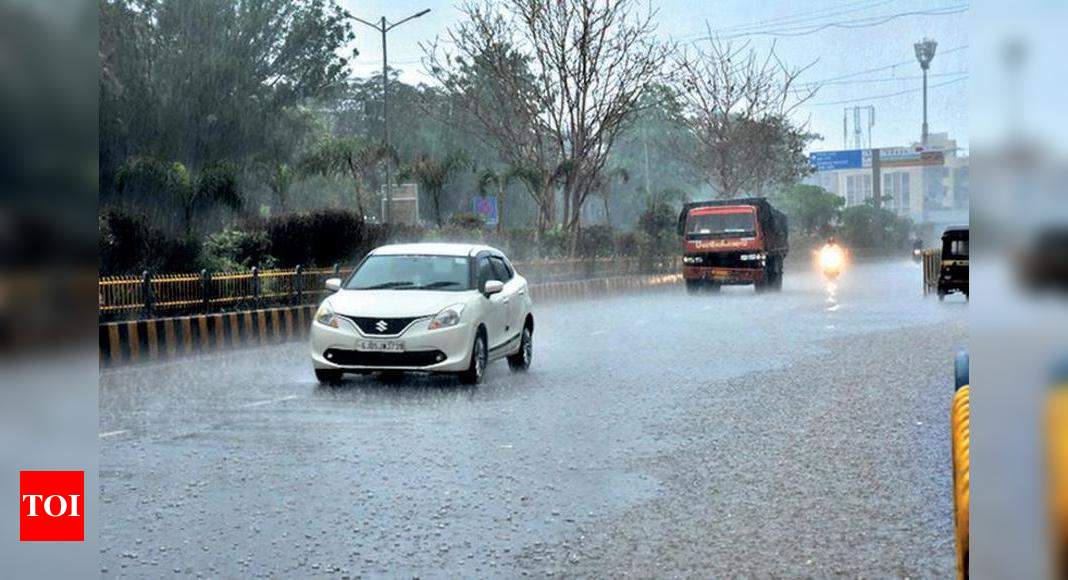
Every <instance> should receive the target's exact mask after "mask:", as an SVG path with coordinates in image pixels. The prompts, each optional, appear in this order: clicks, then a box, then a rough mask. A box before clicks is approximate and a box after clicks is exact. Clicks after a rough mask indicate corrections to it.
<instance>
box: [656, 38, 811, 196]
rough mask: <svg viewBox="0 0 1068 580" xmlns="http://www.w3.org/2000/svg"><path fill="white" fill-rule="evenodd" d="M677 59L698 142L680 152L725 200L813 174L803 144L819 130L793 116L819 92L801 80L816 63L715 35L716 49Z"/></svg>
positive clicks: (688, 122) (685, 116) (687, 120)
mask: <svg viewBox="0 0 1068 580" xmlns="http://www.w3.org/2000/svg"><path fill="white" fill-rule="evenodd" d="M675 64H676V68H675V71H674V81H675V83H674V84H675V88H676V91H677V92H678V95H679V98H680V100H681V102H682V111H681V119H680V120H681V121H682V123H683V124H684V125H685V126H686V127H687V129H688V130H689V131H690V133H691V134H692V135H693V137H694V138H695V141H696V143H697V145H698V146H697V147H696V148H693V147H691V148H689V149H687V150H680V151H679V152H678V153H679V154H680V155H681V156H683V157H684V158H686V160H687V161H689V162H690V163H691V164H692V165H693V166H694V167H696V168H698V170H699V171H701V173H702V175H703V177H704V179H705V180H706V181H707V182H708V184H709V185H710V186H711V187H712V188H713V189H714V190H715V191H716V192H717V194H718V195H719V196H720V197H724V198H732V197H737V196H738V195H739V194H741V193H756V194H760V193H761V191H762V190H763V189H764V188H765V187H766V186H768V185H769V184H773V183H781V182H789V181H793V180H796V179H797V178H799V177H801V176H803V175H804V174H805V172H806V171H807V170H808V162H807V160H806V159H805V157H804V152H803V149H804V146H805V144H806V143H807V142H808V141H809V140H811V139H812V138H813V137H814V135H812V134H810V133H808V132H806V131H805V129H804V128H803V127H799V126H797V125H795V124H794V123H792V122H791V120H790V116H791V114H792V113H794V112H795V111H796V110H797V108H798V107H799V106H801V105H802V104H803V103H805V102H806V101H808V100H809V99H811V98H812V97H813V96H814V95H815V94H816V91H817V90H818V87H817V86H814V85H806V86H805V87H799V86H798V85H797V82H796V81H797V79H798V77H799V76H800V75H801V74H802V73H803V72H804V71H805V70H807V69H808V68H809V67H810V66H812V65H811V64H809V65H807V66H804V67H800V68H792V67H790V66H788V65H787V64H785V63H784V62H783V61H782V60H780V59H779V57H778V56H777V55H776V53H775V47H774V45H773V46H772V47H771V49H770V50H769V51H768V52H767V54H766V55H763V56H761V55H759V54H758V53H757V51H756V50H755V49H754V48H752V47H751V46H750V45H749V44H748V43H744V44H741V45H739V46H734V45H732V44H731V43H730V42H725V41H721V40H718V39H716V38H714V37H711V34H710V41H709V45H708V48H706V49H694V50H690V51H687V52H683V53H680V54H679V55H678V56H677V57H676V59H675ZM813 64H814V63H813Z"/></svg>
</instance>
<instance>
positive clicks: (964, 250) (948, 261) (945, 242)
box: [938, 227, 969, 300]
mask: <svg viewBox="0 0 1068 580" xmlns="http://www.w3.org/2000/svg"><path fill="white" fill-rule="evenodd" d="M953 292H961V293H963V294H964V296H965V298H968V297H969V295H968V228H966V227H953V228H947V229H946V231H945V233H943V234H942V265H941V267H940V268H939V271H938V299H939V300H944V299H945V298H946V295H947V294H951V293H953Z"/></svg>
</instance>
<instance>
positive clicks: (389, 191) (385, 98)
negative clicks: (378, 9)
mask: <svg viewBox="0 0 1068 580" xmlns="http://www.w3.org/2000/svg"><path fill="white" fill-rule="evenodd" d="M428 12H430V9H429V8H427V9H426V10H423V11H421V12H417V13H415V14H412V15H411V16H409V17H407V18H404V19H401V20H399V21H397V22H394V23H393V24H389V23H388V22H387V21H386V17H385V16H383V17H382V19H381V20H380V21H379V22H378V23H377V24H375V23H373V22H368V21H366V20H364V19H362V18H359V17H356V16H353V15H352V14H348V13H346V15H347V16H348V17H349V18H351V19H353V20H355V21H356V22H359V23H361V24H366V25H367V26H370V27H371V28H374V29H375V30H377V31H378V32H379V33H380V34H381V35H382V142H383V144H384V145H385V147H386V148H387V149H388V148H389V64H388V63H389V60H388V55H387V52H386V33H388V32H389V31H390V30H393V29H394V28H396V27H398V26H400V25H401V24H404V23H405V22H408V21H409V20H414V19H416V18H419V17H420V16H423V15H425V14H426V13H428ZM390 170H391V168H390V159H389V156H388V155H387V156H386V211H385V213H384V215H383V216H382V221H383V222H384V223H389V222H390V221H392V219H391V218H392V217H393V216H392V213H393V183H392V181H393V177H392V175H391V171H390Z"/></svg>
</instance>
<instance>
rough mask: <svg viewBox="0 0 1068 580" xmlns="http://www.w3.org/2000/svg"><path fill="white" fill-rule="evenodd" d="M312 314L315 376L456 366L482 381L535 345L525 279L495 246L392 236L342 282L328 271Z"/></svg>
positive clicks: (464, 376)
mask: <svg viewBox="0 0 1068 580" xmlns="http://www.w3.org/2000/svg"><path fill="white" fill-rule="evenodd" d="M326 288H327V289H328V290H331V291H333V292H334V293H333V294H331V295H330V296H328V297H327V298H326V299H325V300H323V303H322V304H321V305H320V306H319V310H318V312H316V313H315V320H314V321H313V322H312V328H311V357H312V364H313V366H314V367H315V376H316V378H317V379H319V382H321V383H334V382H337V381H339V380H340V379H341V376H342V374H344V373H346V372H350V373H368V372H373V371H420V372H432V373H457V374H458V375H459V377H460V380H461V381H462V382H464V383H468V384H475V383H478V382H480V381H482V377H483V374H484V373H485V372H486V367H487V365H488V364H489V363H490V362H492V361H494V360H497V359H500V358H507V359H508V366H510V367H511V368H512V370H514V371H524V370H526V369H527V368H528V367H530V360H531V356H532V355H533V353H534V346H533V337H534V316H533V315H532V314H531V307H532V306H533V302H532V301H531V297H530V290H529V288H528V287H527V281H526V279H525V278H523V277H522V276H520V275H519V274H518V273H516V271H515V268H513V267H512V264H511V262H509V261H508V258H507V257H505V255H504V254H502V253H501V252H500V251H498V250H495V249H493V248H491V247H488V246H480V245H470V244H398V245H389V246H382V247H380V248H377V249H375V250H374V251H372V252H371V253H370V254H368V255H367V256H366V257H365V258H364V259H363V261H361V262H360V264H359V265H358V266H357V267H356V269H355V270H354V271H353V273H352V274H351V275H350V276H349V277H348V278H347V279H345V280H344V281H342V280H341V279H340V278H331V279H329V280H327V281H326Z"/></svg>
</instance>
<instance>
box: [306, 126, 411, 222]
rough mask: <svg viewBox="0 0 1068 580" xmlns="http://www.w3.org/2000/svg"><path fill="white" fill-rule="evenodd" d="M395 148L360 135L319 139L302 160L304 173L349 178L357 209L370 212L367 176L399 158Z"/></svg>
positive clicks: (364, 214) (361, 211)
mask: <svg viewBox="0 0 1068 580" xmlns="http://www.w3.org/2000/svg"><path fill="white" fill-rule="evenodd" d="M396 159H397V153H396V151H395V150H394V149H393V148H392V147H390V146H387V145H383V144H380V143H372V142H368V141H365V140H363V139H361V138H359V137H352V136H348V137H329V138H327V139H324V140H322V141H320V142H319V143H318V144H316V145H315V146H314V147H312V149H311V151H309V152H308V153H307V154H306V155H305V156H304V157H303V158H302V159H301V161H300V169H301V172H302V173H304V174H305V175H322V176H324V177H348V178H351V179H352V181H353V185H354V187H355V192H356V200H355V201H356V211H358V212H359V214H360V217H361V218H363V217H365V216H366V215H367V213H366V210H365V208H364V199H363V198H364V176H365V175H366V174H367V172H368V171H370V170H371V168H373V167H374V166H376V165H378V164H379V163H381V162H383V161H396Z"/></svg>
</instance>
